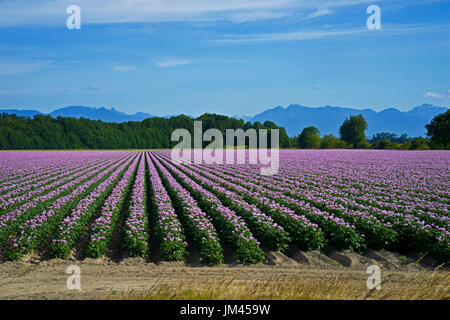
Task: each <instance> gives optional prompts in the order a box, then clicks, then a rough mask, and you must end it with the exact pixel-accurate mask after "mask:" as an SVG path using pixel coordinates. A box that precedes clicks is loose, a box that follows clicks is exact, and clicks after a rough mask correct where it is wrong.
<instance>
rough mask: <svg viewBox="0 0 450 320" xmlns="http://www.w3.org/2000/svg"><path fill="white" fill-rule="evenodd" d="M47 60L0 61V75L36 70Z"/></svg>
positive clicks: (46, 62)
mask: <svg viewBox="0 0 450 320" xmlns="http://www.w3.org/2000/svg"><path fill="white" fill-rule="evenodd" d="M49 63H50V62H49V61H12V60H9V61H7V60H4V61H0V75H9V74H17V73H27V72H33V71H37V70H39V69H42V68H43V67H45V66H46V65H48V64H49Z"/></svg>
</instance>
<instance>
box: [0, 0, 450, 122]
mask: <svg viewBox="0 0 450 320" xmlns="http://www.w3.org/2000/svg"><path fill="white" fill-rule="evenodd" d="M72 4H75V5H78V6H79V7H80V9H81V29H80V30H77V29H74V30H69V29H68V28H67V27H66V20H67V18H68V17H69V14H68V13H66V9H67V7H68V6H69V5H72ZM374 4H375V5H378V6H379V7H380V9H381V30H369V29H368V28H367V26H366V20H367V18H368V17H369V16H370V14H369V13H367V8H368V6H369V5H374ZM449 12H450V1H438V0H410V1H406V0H385V1H375V0H374V1H362V0H324V1H318V0H316V1H313V0H124V1H119V0H108V1H93V0H81V1H77V0H70V1H65V0H43V1H34V0H0V109H6V108H19V109H38V110H40V111H43V112H49V111H52V110H54V109H56V108H59V107H64V106H68V105H86V106H92V107H102V106H104V107H107V108H111V107H114V108H116V109H117V110H120V111H123V112H126V113H135V112H139V111H141V112H147V113H150V114H153V115H167V114H179V113H185V114H192V115H199V114H202V113H204V112H216V113H222V114H229V115H235V114H239V115H252V114H256V113H259V112H261V111H263V110H265V109H267V108H271V107H275V106H279V105H281V106H287V105H289V104H294V103H297V104H301V105H306V106H313V107H314V106H321V105H337V106H343V107H353V108H360V109H363V108H369V107H370V108H373V109H375V110H381V109H383V108H387V107H396V108H399V109H401V110H409V109H411V108H412V107H414V106H417V105H420V104H422V103H432V104H435V105H439V106H446V107H450V76H449V74H450V59H449V57H450V20H449Z"/></svg>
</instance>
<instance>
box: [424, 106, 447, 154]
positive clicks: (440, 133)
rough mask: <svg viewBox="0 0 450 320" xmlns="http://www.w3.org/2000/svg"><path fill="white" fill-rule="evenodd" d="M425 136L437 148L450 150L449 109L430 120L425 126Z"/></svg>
mask: <svg viewBox="0 0 450 320" xmlns="http://www.w3.org/2000/svg"><path fill="white" fill-rule="evenodd" d="M425 127H426V128H427V136H429V137H431V141H432V142H433V143H434V144H437V145H438V147H441V148H445V149H450V109H449V110H447V111H446V112H445V113H441V114H439V115H437V116H436V117H434V119H433V120H431V123H429V124H427V125H426V126H425Z"/></svg>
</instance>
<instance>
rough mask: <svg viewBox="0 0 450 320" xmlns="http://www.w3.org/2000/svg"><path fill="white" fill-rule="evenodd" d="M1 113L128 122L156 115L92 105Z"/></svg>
mask: <svg viewBox="0 0 450 320" xmlns="http://www.w3.org/2000/svg"><path fill="white" fill-rule="evenodd" d="M0 113H9V114H16V115H18V116H23V117H34V116H35V115H36V114H43V115H49V116H52V117H53V118H56V117H72V118H81V117H84V118H86V119H91V120H102V121H104V122H126V121H142V120H145V119H147V118H153V117H154V116H152V115H150V114H148V113H143V112H138V113H135V114H126V113H124V112H120V111H117V110H116V109H114V108H111V109H106V108H91V107H83V106H70V107H66V108H61V109H57V110H55V111H53V112H50V113H42V112H40V111H37V110H15V109H8V110H0Z"/></svg>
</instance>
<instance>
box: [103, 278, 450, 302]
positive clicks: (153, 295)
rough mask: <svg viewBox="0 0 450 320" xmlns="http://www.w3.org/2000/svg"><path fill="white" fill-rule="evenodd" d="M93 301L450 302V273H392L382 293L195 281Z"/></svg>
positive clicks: (303, 282)
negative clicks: (443, 300) (444, 300)
mask: <svg viewBox="0 0 450 320" xmlns="http://www.w3.org/2000/svg"><path fill="white" fill-rule="evenodd" d="M94 299H113V300H116V299H117V300H364V299H370V300H373V299H375V300H378V299H381V300H442V299H446V300H449V299H450V273H448V272H445V273H442V272H439V273H437V272H434V273H421V274H416V275H408V274H404V273H391V274H390V275H388V276H387V277H386V278H385V280H384V281H382V283H381V289H380V290H368V289H367V286H366V278H361V279H355V278H342V277H340V278H339V277H330V278H322V279H315V278H309V279H308V278H306V277H301V276H295V277H291V278H285V279H282V280H277V279H269V280H258V279H249V280H245V281H243V280H236V279H235V278H231V277H223V278H222V279H210V278H205V277H194V278H192V279H191V280H190V281H189V282H188V283H186V282H184V283H181V282H179V283H175V284H173V283H171V284H168V283H167V281H164V279H159V280H158V281H157V282H156V283H155V285H153V286H152V287H151V288H149V289H148V290H145V291H128V292H112V293H111V294H110V295H109V296H106V297H100V298H99V297H94Z"/></svg>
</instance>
